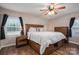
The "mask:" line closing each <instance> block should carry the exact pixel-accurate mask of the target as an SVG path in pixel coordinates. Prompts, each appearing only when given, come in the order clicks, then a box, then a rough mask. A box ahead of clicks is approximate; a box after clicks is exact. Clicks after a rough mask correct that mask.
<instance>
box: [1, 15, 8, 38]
mask: <svg viewBox="0 0 79 59" xmlns="http://www.w3.org/2000/svg"><path fill="white" fill-rule="evenodd" d="M7 18H8V15H7V14H4V15H3V20H2V24H1V39H5V31H4V26H5V24H6V22H7Z"/></svg>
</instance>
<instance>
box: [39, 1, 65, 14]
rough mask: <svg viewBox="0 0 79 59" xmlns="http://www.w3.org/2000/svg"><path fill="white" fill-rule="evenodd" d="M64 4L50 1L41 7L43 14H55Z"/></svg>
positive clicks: (63, 7)
mask: <svg viewBox="0 0 79 59" xmlns="http://www.w3.org/2000/svg"><path fill="white" fill-rule="evenodd" d="M65 8H66V7H65V6H62V5H58V4H56V3H50V4H49V5H48V6H47V7H46V8H45V9H41V10H40V11H43V14H44V15H53V14H57V11H59V10H62V9H65Z"/></svg>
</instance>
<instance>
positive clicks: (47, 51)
mask: <svg viewBox="0 0 79 59" xmlns="http://www.w3.org/2000/svg"><path fill="white" fill-rule="evenodd" d="M29 45H30V46H31V47H32V48H33V49H34V50H35V51H36V52H37V53H38V54H40V45H39V44H38V43H36V42H34V41H31V40H29ZM63 45H64V39H63V40H61V41H59V42H57V43H55V44H50V45H49V47H47V48H46V49H45V52H44V55H48V54H51V53H52V52H54V51H55V50H57V49H58V48H60V47H62V46H63Z"/></svg>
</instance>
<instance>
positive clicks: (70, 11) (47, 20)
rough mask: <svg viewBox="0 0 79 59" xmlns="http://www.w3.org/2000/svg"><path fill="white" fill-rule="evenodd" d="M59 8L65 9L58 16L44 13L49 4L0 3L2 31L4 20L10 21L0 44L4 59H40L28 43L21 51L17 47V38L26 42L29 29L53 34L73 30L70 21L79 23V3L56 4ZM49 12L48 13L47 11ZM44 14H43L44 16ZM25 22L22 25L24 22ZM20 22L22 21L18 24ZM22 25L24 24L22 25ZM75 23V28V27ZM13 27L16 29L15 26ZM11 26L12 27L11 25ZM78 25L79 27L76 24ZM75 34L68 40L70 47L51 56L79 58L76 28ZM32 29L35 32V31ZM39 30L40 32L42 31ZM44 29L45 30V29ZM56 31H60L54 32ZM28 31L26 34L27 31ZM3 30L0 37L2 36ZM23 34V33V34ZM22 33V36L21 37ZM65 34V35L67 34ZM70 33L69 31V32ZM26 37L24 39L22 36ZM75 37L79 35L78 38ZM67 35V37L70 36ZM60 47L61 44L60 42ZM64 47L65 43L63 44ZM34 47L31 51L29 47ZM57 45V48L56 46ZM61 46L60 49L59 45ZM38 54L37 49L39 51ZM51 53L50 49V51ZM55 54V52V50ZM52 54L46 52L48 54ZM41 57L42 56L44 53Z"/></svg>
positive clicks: (63, 47) (54, 52)
mask: <svg viewBox="0 0 79 59" xmlns="http://www.w3.org/2000/svg"><path fill="white" fill-rule="evenodd" d="M57 5H58V6H59V5H61V6H65V8H64V9H62V10H59V11H56V13H57V14H53V15H50V14H45V11H41V10H42V9H43V8H45V7H47V6H48V4H46V3H20V4H18V3H13V4H8V3H0V28H1V27H2V21H3V18H4V16H5V17H7V21H6V23H5V24H3V25H5V26H4V28H5V30H4V32H5V38H3V39H1V40H0V54H1V55H8V54H9V55H13V54H15V55H17V54H19V55H22V54H23V55H36V54H37V55H38V54H39V53H37V52H36V51H35V50H34V49H35V48H33V47H35V46H33V45H32V44H31V43H28V42H29V41H28V40H27V41H24V43H26V45H25V46H21V47H18V48H17V47H16V45H17V44H16V43H18V42H17V40H19V39H18V37H19V36H20V38H22V39H25V40H26V34H27V31H28V29H29V28H28V29H27V28H26V27H34V28H36V30H37V31H40V30H41V31H45V32H46V31H49V32H54V31H59V29H60V32H62V31H64V30H61V29H62V28H66V29H67V28H68V27H70V26H69V25H70V20H71V18H73V17H75V19H76V20H78V19H79V8H78V7H77V6H79V3H60V4H57ZM48 10H49V9H48ZM43 12H44V13H43ZM21 19H22V21H21ZM19 20H20V21H19ZM22 22H23V24H22ZM75 22H76V23H78V21H75ZM75 22H74V24H75ZM12 23H13V25H12ZM9 24H10V25H9ZM77 25H78V24H77ZM9 26H10V28H11V27H12V26H14V27H15V28H16V29H17V30H15V29H14V28H11V29H8V27H9ZM74 26H75V25H74ZM74 26H73V28H72V30H73V31H74V32H72V37H67V38H68V39H69V40H68V42H69V43H70V44H69V43H67V45H68V46H66V45H63V46H62V47H60V48H59V49H57V50H56V49H55V50H56V51H55V50H54V51H53V52H52V53H51V55H58V54H60V55H65V54H66V55H74V54H75V55H76V54H77V55H78V54H79V46H78V45H79V39H78V38H79V37H78V35H79V32H78V28H77V30H76V31H77V33H76V32H75V30H74V28H75V27H74ZM77 27H78V26H77ZM34 28H32V30H33V31H35V29H34ZM39 28H41V29H40V30H39ZM42 28H43V29H42ZM55 28H57V29H58V30H55ZM26 29H27V31H26ZM1 30H2V29H0V33H1ZM21 30H22V32H21ZM20 32H21V33H20ZM64 32H65V31H64ZM66 33H67V31H66ZM21 34H22V35H23V34H24V35H23V36H22V35H21ZM75 34H76V35H75ZM67 35H68V33H67ZM0 36H4V35H3V34H0ZM60 43H61V42H60ZM62 44H63V43H62ZM30 45H32V48H31V47H30ZM56 45H57V44H55V46H56ZM58 45H61V44H59V43H58ZM51 49H52V47H50V50H51ZM36 50H38V47H37V49H36ZM48 50H49V49H48ZM52 50H53V49H52ZM48 53H49V52H47V54H48ZM41 54H42V53H41Z"/></svg>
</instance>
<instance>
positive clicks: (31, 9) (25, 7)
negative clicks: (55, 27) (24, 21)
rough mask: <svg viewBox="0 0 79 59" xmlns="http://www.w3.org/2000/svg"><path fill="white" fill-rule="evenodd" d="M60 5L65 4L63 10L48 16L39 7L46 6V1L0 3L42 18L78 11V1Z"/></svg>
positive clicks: (4, 6)
mask: <svg viewBox="0 0 79 59" xmlns="http://www.w3.org/2000/svg"><path fill="white" fill-rule="evenodd" d="M59 4H60V5H64V6H66V8H65V9H64V10H61V11H58V14H57V15H53V16H48V15H43V14H42V11H40V9H42V8H44V7H46V5H47V4H46V3H10V4H8V3H0V7H2V8H5V9H9V10H12V11H17V12H22V13H29V14H31V15H36V16H41V17H44V18H55V17H57V16H60V15H64V14H68V13H73V12H78V11H79V3H62V4H61V3H59Z"/></svg>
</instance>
